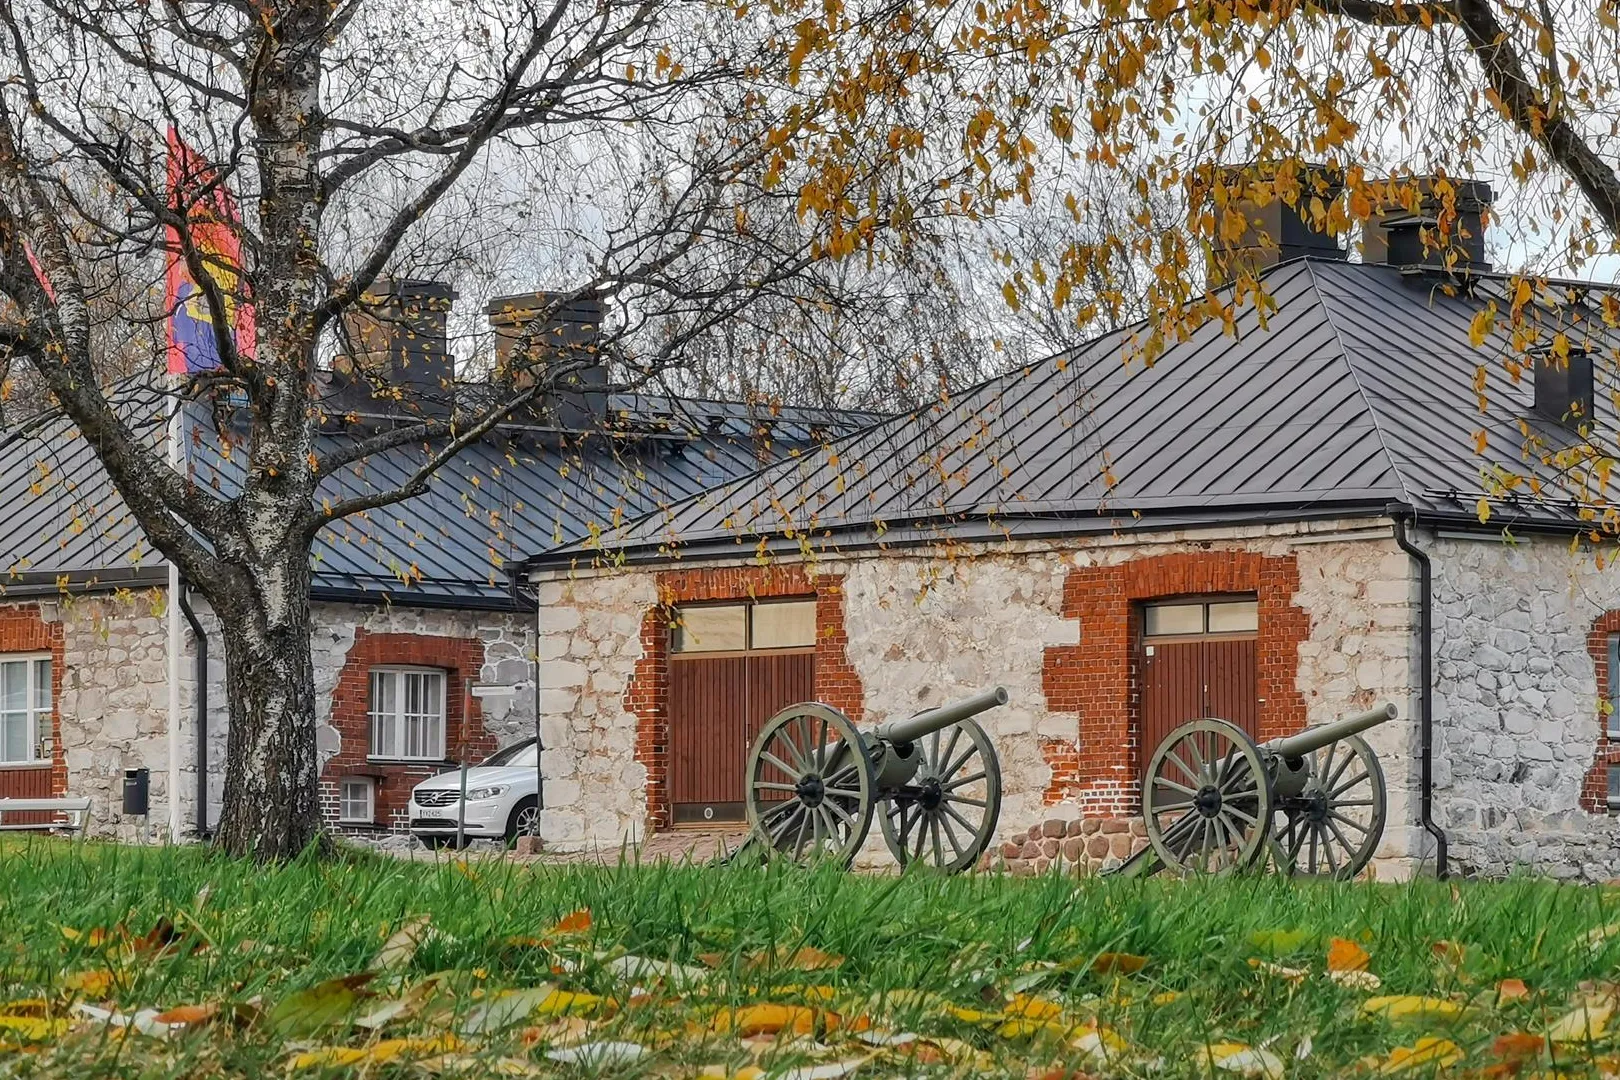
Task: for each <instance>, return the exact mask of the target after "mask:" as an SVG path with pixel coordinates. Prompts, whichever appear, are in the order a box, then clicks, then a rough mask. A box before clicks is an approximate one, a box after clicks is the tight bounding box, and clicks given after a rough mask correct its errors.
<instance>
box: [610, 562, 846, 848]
mask: <svg viewBox="0 0 1620 1080" xmlns="http://www.w3.org/2000/svg"><path fill="white" fill-rule="evenodd" d="M657 585H658V599H659V603H658V605H657V606H656V607H652V608H649V609H648V610H647V611H646V613H645V614H644V615H643V616H642V619H641V659H640V660H638V661H637V662H636V670H635V674H634V675H633V676H632V677H631V679H630V684H629V686H627V687H626V688H625V692H624V707H625V709H626V711H628V712H630V713H632V714H633V715H634V716H635V717H636V760H637V761H638V762H640V763H641V764H643V765H645V766H646V767H647V828H648V829H649V830H656V829H664V828H668V827H669V825H670V821H671V817H672V810H671V807H670V802H669V627H670V615H671V610H670V609H671V608H673V607H674V605H676V604H688V603H693V602H696V601H700V600H758V599H765V598H782V597H789V596H801V597H804V598H806V599H808V598H810V597H814V598H815V600H816V684H815V687H816V700H817V701H823V702H826V703H827V704H828V705H831V706H832V707H833V708H835V709H838V710H839V711H840V712H842V713H844V715H846V716H848V717H849V718H850V719H851V720H854V721H855V722H857V723H859V722H860V720H861V717H862V714H863V713H864V711H865V701H866V691H865V689H864V688H863V687H862V686H861V678H860V676H859V675H858V674H857V673H856V671H855V668H854V666H853V665H852V664H851V663H850V662H849V656H848V652H847V650H848V645H849V634H848V633H847V632H846V631H845V629H844V593H843V578H841V577H839V576H836V575H832V574H817V575H814V576H812V575H811V574H810V573H809V572H808V571H806V570H805V569H804V568H803V567H801V566H780V567H777V566H738V567H713V568H709V569H695V570H671V571H665V572H662V573H660V574H659V575H658V578H657Z"/></svg>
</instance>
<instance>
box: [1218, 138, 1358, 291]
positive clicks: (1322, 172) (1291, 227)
mask: <svg viewBox="0 0 1620 1080" xmlns="http://www.w3.org/2000/svg"><path fill="white" fill-rule="evenodd" d="M1276 175H1277V173H1276V172H1275V170H1273V171H1270V172H1267V171H1265V170H1263V169H1260V168H1259V167H1256V166H1244V167H1236V168H1226V169H1222V170H1221V181H1222V183H1223V184H1224V185H1225V187H1226V188H1227V192H1228V196H1227V199H1228V201H1227V204H1226V205H1227V208H1228V210H1230V211H1235V212H1237V213H1240V214H1242V215H1243V217H1244V219H1245V221H1246V223H1247V224H1246V227H1245V228H1244V230H1243V235H1242V236H1240V237H1238V238H1237V239H1236V240H1231V241H1225V242H1219V241H1218V242H1217V243H1215V244H1214V245H1212V247H1213V251H1212V253H1211V255H1212V258H1211V260H1210V265H1209V287H1210V288H1211V289H1214V288H1218V287H1220V286H1221V285H1225V284H1226V283H1228V282H1229V281H1231V280H1232V279H1233V278H1235V277H1237V276H1238V275H1239V274H1240V273H1242V272H1244V271H1247V272H1248V273H1251V274H1258V273H1260V272H1261V271H1262V270H1264V269H1266V268H1267V267H1270V266H1275V265H1277V264H1278V263H1280V262H1286V261H1288V260H1289V259H1297V258H1300V257H1301V256H1305V255H1309V256H1312V257H1314V258H1318V259H1343V258H1344V257H1345V252H1344V249H1343V248H1341V247H1340V246H1339V241H1338V238H1337V237H1335V236H1333V235H1331V234H1330V233H1328V232H1326V231H1324V230H1322V229H1319V228H1317V227H1316V226H1315V225H1314V224H1313V223H1312V222H1311V216H1310V205H1311V200H1312V199H1313V198H1316V199H1320V200H1321V201H1322V202H1323V203H1332V202H1333V200H1334V199H1336V198H1338V197H1339V193H1340V192H1341V191H1343V190H1344V188H1343V184H1342V181H1341V179H1340V174H1339V171H1338V170H1337V169H1330V168H1328V167H1326V166H1324V165H1303V166H1300V167H1299V169H1298V171H1297V174H1296V175H1297V180H1298V185H1299V190H1298V197H1297V198H1296V199H1295V200H1294V204H1293V205H1292V206H1290V205H1289V204H1288V203H1287V202H1286V201H1284V200H1283V199H1282V198H1280V197H1278V195H1277V185H1276V182H1275V179H1274V177H1275V176H1276ZM1216 227H1217V228H1219V227H1220V223H1219V222H1217V223H1216Z"/></svg>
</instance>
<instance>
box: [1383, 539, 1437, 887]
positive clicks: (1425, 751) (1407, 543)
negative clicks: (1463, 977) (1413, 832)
mask: <svg viewBox="0 0 1620 1080" xmlns="http://www.w3.org/2000/svg"><path fill="white" fill-rule="evenodd" d="M1391 513H1392V515H1393V516H1394V518H1395V543H1396V544H1398V545H1399V546H1400V549H1401V550H1402V551H1404V552H1406V553H1407V554H1408V555H1410V556H1411V557H1412V559H1413V561H1414V562H1416V563H1417V567H1418V635H1419V637H1420V642H1419V645H1418V681H1419V682H1420V683H1421V684H1422V686H1423V696H1422V697H1421V698H1420V699H1419V700H1420V701H1421V702H1422V706H1421V708H1420V709H1419V712H1418V761H1419V766H1418V768H1419V772H1418V823H1419V824H1420V825H1422V826H1423V828H1424V830H1425V831H1427V832H1428V834H1429V835H1430V836H1432V837H1434V875H1435V877H1436V878H1438V879H1439V880H1441V881H1444V880H1445V878H1446V834H1445V832H1444V830H1442V829H1441V828H1440V826H1439V825H1436V824H1435V821H1434V590H1433V587H1432V584H1431V581H1432V576H1431V570H1432V567H1431V565H1430V563H1429V556H1428V554H1427V553H1426V552H1425V551H1424V550H1423V549H1422V548H1420V547H1418V546H1417V545H1416V544H1414V543H1412V540H1411V538H1410V537H1409V536H1408V535H1407V532H1406V523H1407V521H1408V520H1410V521H1411V522H1412V524H1414V525H1416V524H1417V514H1416V513H1414V512H1413V511H1411V510H1409V509H1407V508H1405V507H1399V508H1392V509H1391Z"/></svg>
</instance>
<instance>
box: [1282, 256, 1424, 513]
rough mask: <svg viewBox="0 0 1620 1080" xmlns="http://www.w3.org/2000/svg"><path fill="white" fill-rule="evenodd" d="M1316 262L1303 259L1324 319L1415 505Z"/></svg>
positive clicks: (1397, 477)
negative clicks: (1353, 358) (1354, 360)
mask: <svg viewBox="0 0 1620 1080" xmlns="http://www.w3.org/2000/svg"><path fill="white" fill-rule="evenodd" d="M1316 261H1317V260H1314V259H1305V260H1303V262H1304V263H1305V273H1306V275H1307V276H1309V278H1310V279H1311V292H1312V293H1314V294H1315V296H1316V304H1317V306H1318V307H1320V308H1321V309H1322V318H1323V320H1324V321H1325V322H1326V323H1327V325H1328V329H1329V330H1331V331H1332V332H1333V340H1334V342H1335V343H1336V344H1337V345H1338V346H1339V359H1340V360H1341V361H1342V362H1343V363H1344V369H1345V371H1347V372H1349V374H1350V384H1351V385H1352V386H1354V387H1355V388H1356V395H1357V396H1358V397H1360V398H1361V404H1362V406H1363V407H1364V408H1365V409H1366V410H1367V417H1368V419H1369V420H1371V421H1372V428H1373V431H1374V432H1375V433H1376V434H1377V435H1378V449H1379V450H1380V451H1381V452H1382V453H1383V455H1384V460H1385V461H1387V462H1389V471H1390V472H1392V473H1394V474H1395V482H1396V483H1397V484H1399V485H1400V489H1401V495H1402V497H1403V498H1404V500H1405V502H1406V505H1408V506H1412V505H1414V504H1413V501H1412V491H1411V489H1410V488H1408V487H1407V486H1406V473H1405V472H1404V471H1403V470H1402V469H1401V466H1400V464H1399V463H1398V462H1397V461H1396V460H1395V454H1394V452H1393V451H1392V450H1391V449H1390V446H1389V437H1388V436H1387V435H1386V434H1385V433H1384V424H1383V419H1382V417H1380V416H1379V413H1378V410H1377V409H1376V408H1375V407H1374V406H1373V403H1372V397H1371V396H1370V395H1369V394H1368V393H1367V387H1366V386H1365V385H1364V384H1363V383H1362V381H1361V373H1360V372H1359V371H1357V370H1356V365H1355V364H1353V363H1351V362H1350V347H1349V345H1348V344H1347V343H1346V342H1345V339H1344V334H1343V333H1342V332H1340V330H1339V323H1338V320H1336V319H1335V318H1334V317H1333V305H1331V304H1329V303H1328V302H1327V297H1326V296H1325V295H1323V293H1322V283H1321V281H1320V280H1319V279H1318V278H1317V276H1316ZM1335 261H1337V260H1335ZM1344 265H1346V266H1348V265H1350V264H1349V263H1345V264H1344Z"/></svg>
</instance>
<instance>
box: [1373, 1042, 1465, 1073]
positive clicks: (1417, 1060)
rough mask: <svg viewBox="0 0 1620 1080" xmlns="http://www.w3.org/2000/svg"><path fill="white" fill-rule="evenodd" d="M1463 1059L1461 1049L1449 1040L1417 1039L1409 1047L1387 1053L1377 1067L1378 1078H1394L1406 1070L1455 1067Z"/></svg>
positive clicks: (1398, 1048)
mask: <svg viewBox="0 0 1620 1080" xmlns="http://www.w3.org/2000/svg"><path fill="white" fill-rule="evenodd" d="M1462 1059H1463V1050H1462V1047H1460V1046H1458V1045H1457V1044H1456V1043H1454V1042H1452V1041H1451V1040H1450V1039H1434V1038H1423V1039H1419V1040H1418V1041H1417V1042H1416V1043H1414V1044H1413V1045H1411V1046H1397V1047H1396V1048H1395V1049H1393V1050H1391V1051H1390V1052H1389V1057H1388V1058H1386V1059H1385V1060H1384V1063H1383V1064H1381V1065H1379V1066H1378V1075H1379V1076H1394V1075H1396V1074H1397V1073H1403V1072H1406V1071H1407V1070H1408V1069H1417V1068H1424V1067H1428V1068H1429V1070H1430V1071H1432V1070H1433V1069H1434V1068H1442V1069H1443V1068H1445V1067H1447V1066H1448V1065H1455V1064H1457V1062H1459V1061H1461V1060H1462Z"/></svg>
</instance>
